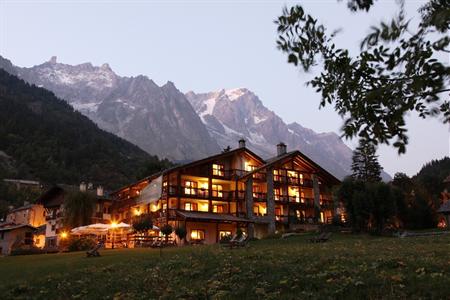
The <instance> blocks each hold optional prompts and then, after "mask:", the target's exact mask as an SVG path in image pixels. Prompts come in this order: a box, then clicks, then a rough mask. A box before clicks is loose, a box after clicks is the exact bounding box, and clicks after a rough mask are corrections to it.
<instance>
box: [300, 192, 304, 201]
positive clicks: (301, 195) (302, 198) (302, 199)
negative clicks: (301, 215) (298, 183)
mask: <svg viewBox="0 0 450 300" xmlns="http://www.w3.org/2000/svg"><path fill="white" fill-rule="evenodd" d="M300 202H301V203H305V193H303V192H301V193H300Z"/></svg>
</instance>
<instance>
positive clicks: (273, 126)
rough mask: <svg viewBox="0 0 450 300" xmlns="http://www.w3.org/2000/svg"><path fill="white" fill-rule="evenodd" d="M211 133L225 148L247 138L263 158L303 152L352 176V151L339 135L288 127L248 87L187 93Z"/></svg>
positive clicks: (335, 171) (334, 170)
mask: <svg viewBox="0 0 450 300" xmlns="http://www.w3.org/2000/svg"><path fill="white" fill-rule="evenodd" d="M186 97H187V98H188V100H189V101H190V102H191V104H192V106H193V107H194V109H195V110H196V111H197V113H198V115H199V116H200V118H201V119H202V121H203V123H205V125H206V127H207V128H208V131H209V132H210V134H211V135H212V136H213V137H215V139H216V140H217V142H218V143H219V144H220V146H221V147H226V146H227V145H234V144H235V141H236V140H238V139H239V138H242V137H243V138H245V139H246V140H247V143H248V145H249V147H250V148H251V149H254V150H255V151H256V153H259V154H261V155H262V156H263V157H269V156H273V155H274V154H275V152H276V151H275V150H276V147H275V145H276V144H278V143H279V142H284V143H286V144H287V146H288V149H291V150H294V149H299V150H301V151H302V152H303V153H305V154H306V155H307V156H309V157H310V158H311V159H312V160H314V161H316V162H318V163H319V164H320V165H322V166H323V167H324V168H325V169H327V170H328V171H330V172H331V173H332V174H334V175H335V176H337V177H339V178H342V177H344V176H345V175H348V174H350V165H351V159H352V150H351V149H350V148H349V147H347V146H346V145H345V144H344V143H343V142H342V141H341V139H340V138H339V136H338V135H337V134H336V133H332V132H330V133H316V132H314V131H313V130H311V129H308V128H305V127H303V126H301V125H300V124H298V123H292V124H286V123H284V122H283V120H282V119H281V118H280V117H279V116H277V115H276V114H275V113H274V112H273V111H270V110H269V109H268V108H266V107H265V106H264V105H263V103H262V102H261V100H260V99H259V98H258V97H257V96H256V95H255V94H254V93H252V92H251V91H249V90H247V89H245V88H238V89H231V90H220V91H217V92H210V93H203V94H196V93H194V92H188V93H186Z"/></svg>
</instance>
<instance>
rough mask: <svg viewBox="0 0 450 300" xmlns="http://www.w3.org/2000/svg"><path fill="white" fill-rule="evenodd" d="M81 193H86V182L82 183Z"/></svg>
mask: <svg viewBox="0 0 450 300" xmlns="http://www.w3.org/2000/svg"><path fill="white" fill-rule="evenodd" d="M80 192H86V183H85V182H84V181H83V182H81V183H80Z"/></svg>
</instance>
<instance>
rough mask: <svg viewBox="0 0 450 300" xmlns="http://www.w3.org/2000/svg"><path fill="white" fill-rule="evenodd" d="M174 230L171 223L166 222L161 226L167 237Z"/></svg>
mask: <svg viewBox="0 0 450 300" xmlns="http://www.w3.org/2000/svg"><path fill="white" fill-rule="evenodd" d="M172 232H173V228H172V226H170V224H165V225H164V226H163V227H162V228H161V233H162V234H164V235H165V236H166V237H167V236H168V235H170V234H171V233H172Z"/></svg>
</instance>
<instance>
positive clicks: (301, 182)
mask: <svg viewBox="0 0 450 300" xmlns="http://www.w3.org/2000/svg"><path fill="white" fill-rule="evenodd" d="M300 184H303V174H300Z"/></svg>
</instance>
